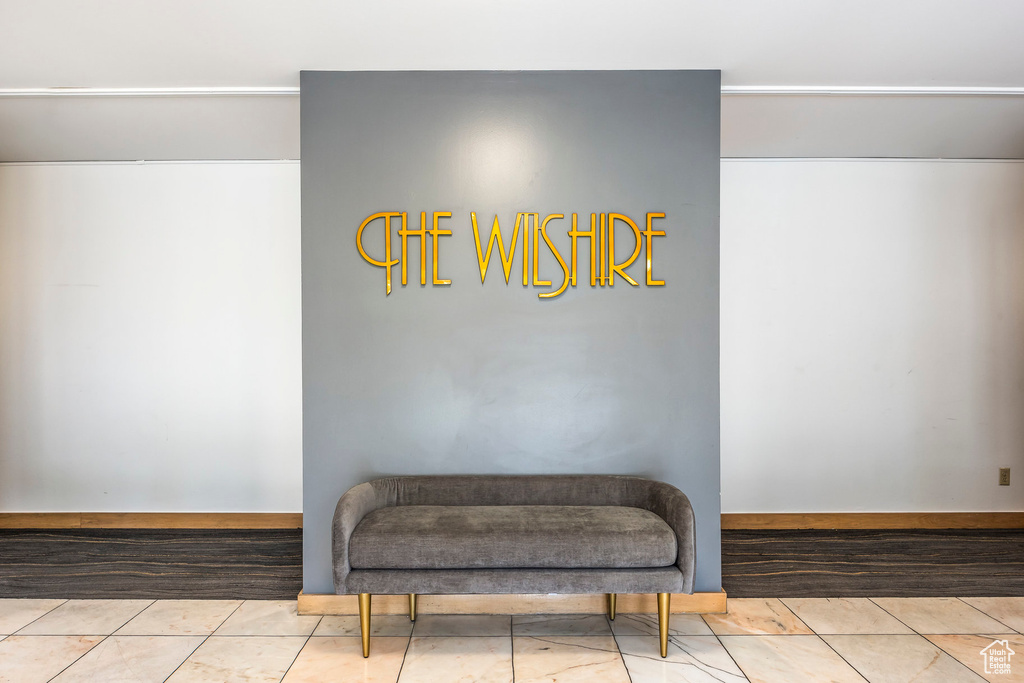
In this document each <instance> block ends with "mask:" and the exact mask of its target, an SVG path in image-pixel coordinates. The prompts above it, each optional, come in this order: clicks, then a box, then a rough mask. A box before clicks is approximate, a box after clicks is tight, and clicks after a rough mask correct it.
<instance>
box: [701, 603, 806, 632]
mask: <svg viewBox="0 0 1024 683" xmlns="http://www.w3.org/2000/svg"><path fill="white" fill-rule="evenodd" d="M726 604H727V609H728V612H727V613H726V614H705V615H704V621H705V622H707V625H708V626H710V627H711V630H712V631H714V632H715V633H716V634H717V635H743V634H754V635H776V634H779V635H781V634H787V635H810V634H812V633H813V631H811V630H810V629H809V628H807V626H805V625H804V623H803V622H802V621H800V620H799V619H798V618H797V617H796V615H795V614H793V613H792V612H790V611H789V608H788V607H786V606H785V605H783V604H782V601H781V600H779V599H778V598H738V599H729V600H727V601H726Z"/></svg>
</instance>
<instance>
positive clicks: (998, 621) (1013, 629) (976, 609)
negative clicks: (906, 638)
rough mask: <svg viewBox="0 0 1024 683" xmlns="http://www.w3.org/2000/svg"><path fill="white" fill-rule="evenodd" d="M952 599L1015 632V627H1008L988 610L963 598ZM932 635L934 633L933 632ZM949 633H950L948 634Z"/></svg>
mask: <svg viewBox="0 0 1024 683" xmlns="http://www.w3.org/2000/svg"><path fill="white" fill-rule="evenodd" d="M953 599H954V600H959V601H960V602H962V603H963V604H965V605H967V606H968V607H970V608H971V609H973V610H974V611H976V612H978V613H980V614H984V615H985V616H986V617H988V618H989V619H991V620H992V621H994V622H996V623H998V624H1002V625H1003V626H1004V627H1006V628H1008V629H1010V631H1011V632H1012V633H1017V629H1015V628H1010V625H1009V624H1006V623H1003V622H1002V621H1000V620H999V619H996V618H995V617H994V616H992V615H991V614H989V613H988V612H986V611H985V610H983V609H980V608H978V607H975V606H974V605H972V604H971V603H969V602H967V601H966V600H964V599H963V598H953ZM933 635H934V634H933ZM949 635H952V634H949ZM979 635H980V634H979ZM997 635H998V634H997Z"/></svg>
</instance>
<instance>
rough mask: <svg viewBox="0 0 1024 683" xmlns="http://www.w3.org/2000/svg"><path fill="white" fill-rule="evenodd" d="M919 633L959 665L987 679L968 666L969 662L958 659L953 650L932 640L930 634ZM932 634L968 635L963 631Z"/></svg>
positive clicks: (980, 677)
mask: <svg viewBox="0 0 1024 683" xmlns="http://www.w3.org/2000/svg"><path fill="white" fill-rule="evenodd" d="M917 635H918V636H919V637H921V638H924V639H925V640H926V641H927V642H929V643H931V645H932V646H933V647H935V648H938V650H939V652H941V653H943V654H944V655H946V656H947V657H949V658H950V659H952V660H953V661H954V662H956V663H957V664H959V665H960V666H962V667H963V668H965V669H967V670H968V671H970V672H971V673H972V674H974V675H975V676H977V677H978V678H979V679H981V680H986V679H985V678H983V677H982V676H981V674H979V673H977V672H976V671H974V669H972V668H971V667H969V666H967V664H965V663H964V662H961V661H960V660H959V659H957V658H956V656H955V655H954V654H953V653H952V652H948V651H947V650H946V648H944V647H942V646H941V645H939V644H938V643H936V642H935V641H934V640H931V639H929V638H928V636H925V635H922V634H920V633H918V634H917ZM931 635H933V636H934V635H947V636H953V635H966V634H962V633H932V634H931ZM972 635H973V634H972Z"/></svg>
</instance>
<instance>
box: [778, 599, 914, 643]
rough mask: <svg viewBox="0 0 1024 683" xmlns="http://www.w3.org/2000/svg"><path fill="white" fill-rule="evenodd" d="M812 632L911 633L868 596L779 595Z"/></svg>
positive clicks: (819, 633) (820, 633)
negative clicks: (785, 596) (804, 596)
mask: <svg viewBox="0 0 1024 683" xmlns="http://www.w3.org/2000/svg"><path fill="white" fill-rule="evenodd" d="M782 603H783V604H784V605H785V606H786V607H788V608H789V609H790V610H792V612H793V614H795V615H797V616H798V617H799V618H800V620H801V621H803V622H804V623H805V624H806V625H807V626H809V627H810V628H811V629H812V630H813V631H814V632H815V633H817V634H818V635H822V634H825V633H842V634H850V633H863V634H872V633H874V634H885V633H913V631H912V630H911V629H909V628H907V626H906V625H904V624H903V623H901V622H900V620H899V619H897V618H895V617H894V616H892V615H891V614H889V613H888V612H886V611H885V610H884V609H882V608H881V607H879V606H878V605H876V604H875V603H873V602H871V601H870V600H868V599H867V598H782Z"/></svg>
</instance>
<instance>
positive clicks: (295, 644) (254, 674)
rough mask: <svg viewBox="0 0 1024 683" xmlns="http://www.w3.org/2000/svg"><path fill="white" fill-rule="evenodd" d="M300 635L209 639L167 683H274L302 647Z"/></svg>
mask: <svg viewBox="0 0 1024 683" xmlns="http://www.w3.org/2000/svg"><path fill="white" fill-rule="evenodd" d="M305 642H306V638H305V637H303V636H210V637H209V638H207V639H206V641H204V642H203V644H202V645H200V646H199V649H198V650H196V651H195V652H193V653H192V655H191V656H190V657H189V658H188V659H186V660H185V662H184V663H183V664H182V665H181V666H180V667H178V670H177V671H175V672H174V674H173V675H171V677H170V678H168V679H167V682H168V683H277V682H278V681H280V680H281V678H282V677H283V676H284V674H285V672H286V671H287V670H288V667H289V666H291V664H292V662H293V661H295V656H296V655H298V654H299V650H301V649H302V646H303V645H304V644H305Z"/></svg>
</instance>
